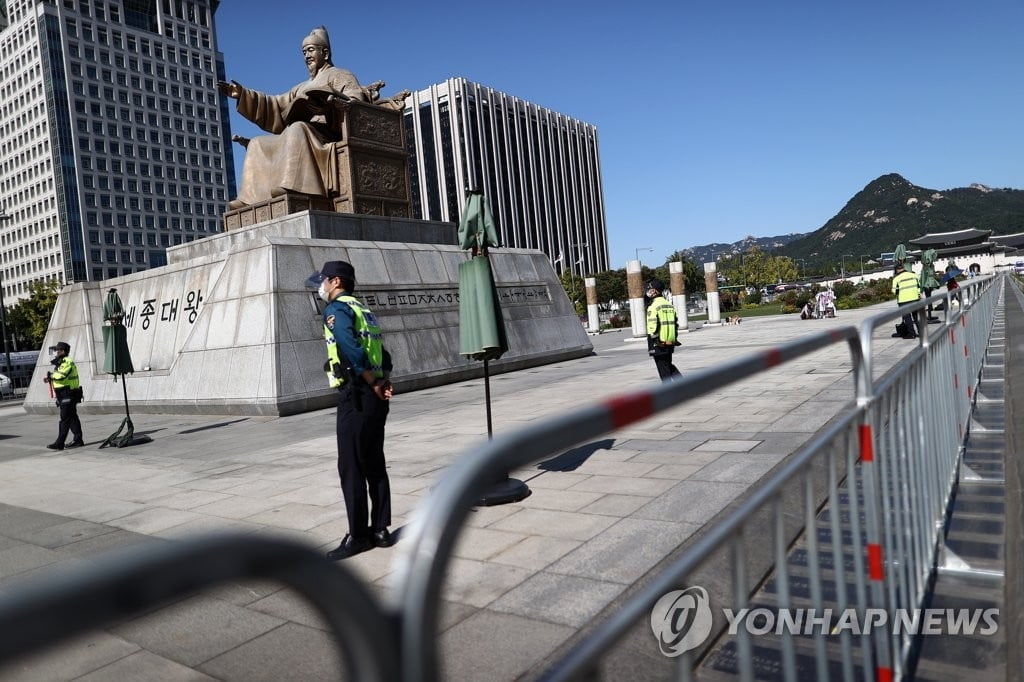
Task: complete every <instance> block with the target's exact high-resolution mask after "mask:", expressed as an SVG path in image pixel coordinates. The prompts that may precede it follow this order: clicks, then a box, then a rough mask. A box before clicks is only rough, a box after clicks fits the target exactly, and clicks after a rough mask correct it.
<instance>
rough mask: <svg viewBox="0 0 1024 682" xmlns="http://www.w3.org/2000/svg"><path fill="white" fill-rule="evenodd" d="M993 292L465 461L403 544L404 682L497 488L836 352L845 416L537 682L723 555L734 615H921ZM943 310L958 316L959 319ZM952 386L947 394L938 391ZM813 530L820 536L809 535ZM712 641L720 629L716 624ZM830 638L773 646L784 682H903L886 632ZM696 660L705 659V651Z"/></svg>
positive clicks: (962, 293) (747, 362) (748, 657)
mask: <svg viewBox="0 0 1024 682" xmlns="http://www.w3.org/2000/svg"><path fill="white" fill-rule="evenodd" d="M997 282H1001V280H996V279H995V278H988V279H984V280H975V281H973V282H970V283H968V284H966V285H965V286H964V287H963V288H962V289H960V290H959V291H957V292H945V293H943V294H940V295H936V296H933V297H931V298H929V299H927V300H923V301H920V302H918V303H916V304H914V305H912V306H907V307H902V308H899V309H893V310H891V311H888V312H885V313H882V314H879V315H876V316H874V317H872V318H869V319H868V320H865V321H864V322H863V323H862V324H861V325H860V327H859V329H854V328H852V327H844V328H839V329H836V330H832V331H830V332H827V333H823V334H815V335H812V336H808V337H805V338H803V339H799V340H796V341H793V342H791V343H788V344H784V345H781V346H778V347H776V348H774V349H771V350H769V351H766V352H762V353H757V354H754V355H752V356H748V357H746V358H741V359H738V360H735V361H733V362H731V363H728V364H726V365H725V366H723V367H720V368H716V369H709V370H704V371H701V372H697V373H694V374H693V375H691V376H689V377H687V378H685V379H683V380H681V381H676V382H670V383H666V384H662V385H660V386H658V387H657V388H654V389H652V390H651V391H648V392H642V393H634V394H630V395H624V396H620V397H617V398H612V399H610V400H607V401H604V402H602V403H600V404H597V405H592V406H590V407H586V408H582V409H580V410H578V411H576V412H573V413H571V414H567V415H564V416H560V417H557V418H553V419H549V420H546V421H544V422H542V423H538V424H536V425H534V426H531V427H529V428H526V429H523V430H521V431H518V432H515V433H511V434H507V435H504V436H501V437H498V438H495V439H494V440H493V441H490V442H489V443H487V444H486V445H484V446H482V447H481V448H479V449H478V450H476V451H475V452H472V453H470V454H467V455H465V456H463V457H462V458H460V459H459V460H458V461H456V462H455V464H453V465H452V467H451V469H450V470H449V471H448V472H447V473H446V475H445V477H444V478H443V479H442V480H441V481H440V482H439V483H438V485H437V487H436V488H435V490H434V491H433V493H432V494H431V496H430V497H429V498H428V499H427V500H426V501H425V502H424V503H423V505H422V506H421V508H420V509H419V510H418V511H417V513H416V515H415V516H414V518H413V521H412V523H411V525H410V529H409V530H410V532H409V535H410V536H411V537H409V538H408V540H407V541H406V542H403V543H402V544H403V545H405V547H404V549H405V552H404V554H403V556H402V562H401V564H400V566H399V572H398V574H399V580H398V581H397V584H398V586H399V589H400V591H399V595H398V601H397V607H398V608H399V610H400V612H401V616H402V620H401V629H402V632H401V642H402V656H401V658H402V666H403V677H404V678H405V679H409V680H435V679H437V677H438V660H437V650H436V646H437V639H438V624H437V622H436V617H437V614H438V612H439V606H440V594H441V588H442V583H443V579H444V576H445V571H446V567H447V564H448V562H449V560H450V558H451V553H452V550H453V547H454V545H455V542H456V540H457V538H458V534H459V531H460V529H461V528H462V526H463V523H464V522H465V520H466V517H467V515H468V514H469V512H470V510H471V508H472V507H473V506H474V505H475V503H476V501H477V499H478V498H479V495H480V493H481V492H482V491H483V489H484V488H485V486H486V485H487V484H488V483H489V482H490V481H492V480H493V479H494V478H495V477H496V476H497V475H498V474H500V473H502V472H505V471H509V470H513V469H516V468H519V467H522V466H526V465H529V464H532V463H534V462H537V461H540V460H542V459H544V458H545V457H549V456H552V455H555V454H557V453H560V452H563V451H565V450H567V449H569V448H571V447H574V446H576V445H579V444H580V443H583V442H587V441H588V440H591V439H595V438H598V437H601V436H604V435H606V434H608V433H611V432H613V431H615V430H616V429H619V428H621V427H624V426H627V425H629V424H632V423H634V422H637V421H639V420H642V419H645V418H647V417H649V416H651V415H653V414H656V413H658V412H661V411H663V410H666V409H669V408H671V407H675V406H677V405H680V404H682V403H684V402H685V401H687V400H690V399H692V398H696V397H698V396H701V395H704V394H707V393H709V392H711V391H713V390H715V389H717V388H721V387H723V386H726V385H728V384H730V383H733V382H735V381H738V380H740V379H743V378H746V377H749V376H751V375H753V374H756V373H758V372H760V371H763V370H765V369H768V368H771V367H774V366H776V365H778V364H780V363H784V362H787V361H789V360H792V359H795V358H799V357H801V356H803V355H806V354H808V353H811V352H814V351H817V350H820V349H822V348H826V347H829V346H832V345H834V344H841V343H846V345H847V346H848V348H849V351H850V356H851V358H852V361H853V379H854V384H855V387H856V398H857V400H856V404H855V405H854V406H853V407H852V408H851V409H850V410H849V411H847V413H846V414H843V415H840V417H838V418H837V419H836V420H835V421H834V422H833V423H832V424H831V425H830V426H829V427H828V428H827V429H825V430H824V431H822V432H821V433H819V434H817V435H816V436H815V437H814V438H813V439H812V440H811V441H810V442H809V443H808V444H807V445H806V446H805V447H804V448H802V449H801V450H800V451H799V452H797V453H796V454H795V455H794V456H793V457H791V458H790V459H789V460H788V461H787V462H786V463H785V464H784V465H783V466H782V467H781V468H780V469H778V470H777V472H776V473H775V474H774V475H772V476H771V477H770V478H769V480H768V481H766V482H765V483H764V484H763V485H760V486H759V487H758V488H757V489H756V490H754V491H752V492H751V494H750V495H749V496H747V498H746V499H745V500H744V501H743V502H742V503H741V504H740V505H739V506H738V508H736V509H735V510H734V511H733V512H732V513H730V514H729V515H728V516H727V517H726V518H725V519H724V520H723V521H721V522H720V523H718V524H717V525H715V526H713V527H712V528H710V529H708V531H707V533H706V534H705V535H704V536H703V537H701V538H700V539H699V540H698V541H697V542H695V543H694V544H693V546H692V547H690V548H689V549H688V551H686V552H684V553H683V555H682V556H681V557H679V558H678V560H676V561H675V562H674V563H673V564H672V565H671V566H670V567H669V568H667V569H666V570H664V571H663V572H662V573H660V574H658V575H656V576H655V577H653V578H652V579H651V580H650V581H649V582H648V583H647V584H646V585H645V586H643V587H641V588H640V589H639V590H638V591H637V592H636V593H634V594H633V595H632V596H631V597H629V598H628V599H626V600H624V601H623V603H621V604H618V605H617V609H618V610H617V611H616V612H615V614H614V615H612V616H611V617H610V618H609V619H608V620H606V621H604V622H602V623H600V624H599V625H597V626H596V627H595V628H594V629H593V631H592V632H591V633H589V635H587V636H586V637H585V638H584V639H583V640H582V641H580V642H578V643H577V644H576V646H575V647H574V648H573V649H572V650H571V651H570V652H569V653H568V654H567V655H566V656H565V657H564V658H563V659H561V660H560V661H558V662H557V663H556V664H555V665H554V667H553V668H552V669H550V670H549V671H548V673H547V674H546V675H545V679H551V680H567V679H573V678H575V677H576V676H579V675H582V674H584V673H588V672H592V671H593V669H594V668H595V667H596V665H597V664H598V661H599V660H600V658H601V657H602V656H603V655H605V654H606V653H607V652H608V651H609V650H610V648H611V646H612V645H613V644H614V643H615V642H616V641H618V640H619V639H620V638H622V637H623V636H624V635H625V634H626V632H627V631H628V630H629V628H631V627H632V626H633V625H634V624H635V623H637V622H640V621H642V620H643V619H644V618H645V617H646V616H648V615H649V614H650V611H651V608H652V607H653V606H654V604H655V603H656V602H657V600H658V599H659V598H660V597H661V596H662V595H663V594H665V593H666V592H668V591H670V590H673V589H676V588H678V587H680V586H681V585H686V584H688V579H689V577H690V576H691V574H693V573H694V572H695V571H696V570H698V569H699V568H700V567H701V566H702V564H703V563H704V562H705V561H706V560H707V559H708V557H710V556H711V555H712V554H714V553H715V552H716V551H718V550H719V549H721V548H723V547H728V548H729V561H728V563H729V571H730V573H731V576H732V578H731V590H730V592H731V594H729V595H725V596H726V597H727V599H728V601H729V603H730V605H731V607H732V608H733V611H734V613H735V612H739V610H740V609H743V608H747V607H748V606H750V605H751V604H752V602H751V598H752V597H756V598H757V599H765V598H767V597H770V598H771V603H772V604H773V606H774V608H776V609H777V610H786V609H789V608H790V607H791V606H793V605H796V604H799V605H803V606H806V607H807V608H811V609H817V610H818V612H819V613H820V612H821V610H822V609H823V608H824V607H825V605H826V604H834V605H835V607H836V608H837V609H838V610H839V611H842V610H844V609H847V608H849V609H851V610H852V612H853V613H855V614H856V615H857V616H858V617H859V618H860V619H861V622H864V620H863V619H865V618H877V617H880V615H881V614H883V613H884V614H885V616H886V617H887V618H894V617H895V615H896V612H897V610H899V609H901V608H914V607H918V606H920V605H921V603H922V600H923V598H924V595H925V592H926V590H927V588H928V585H929V580H930V577H931V576H932V574H933V570H934V565H935V557H936V554H937V549H938V545H939V543H940V542H941V539H942V528H943V521H944V519H945V515H946V510H947V506H948V504H949V501H950V497H951V495H952V492H953V486H954V484H955V481H956V475H957V467H958V462H959V458H960V455H961V448H962V443H963V440H964V437H965V436H966V429H967V427H968V424H969V421H968V420H969V418H970V409H971V398H972V395H973V393H972V391H973V390H974V387H975V386H976V383H977V381H978V376H979V374H980V370H981V360H982V357H983V352H984V348H985V344H986V342H987V338H988V335H989V331H990V330H991V326H992V319H993V315H994V310H995V302H996V293H997V287H996V286H995V284H996V283H997ZM939 302H945V309H946V319H945V321H944V323H943V324H942V326H941V328H938V329H936V330H935V331H934V332H929V330H928V324H927V319H926V317H925V314H926V313H925V311H926V307H927V305H928V304H936V303H939ZM954 302H956V303H958V304H959V306H958V307H957V308H955V309H953V308H952V305H953V303H954ZM907 312H911V313H913V314H915V315H916V316H917V317H918V320H919V321H920V323H921V329H922V331H923V333H922V336H921V338H920V340H919V342H918V346H917V347H916V348H915V349H914V350H913V351H912V352H911V353H910V355H909V356H908V357H907V358H905V359H904V360H903V361H902V362H900V363H899V364H898V365H897V366H896V367H894V368H893V369H892V370H890V371H889V372H888V373H887V374H886V375H885V376H884V377H881V378H879V379H878V380H875V379H874V378H873V374H872V371H873V362H872V360H873V358H872V335H873V333H874V332H875V330H877V329H879V328H881V327H882V326H883V325H886V324H888V323H891V322H894V321H896V320H898V319H899V318H900V317H901V316H902V315H903V314H905V313H907ZM950 384H952V385H953V390H952V391H949V390H945V391H944V390H942V389H943V387H944V386H945V387H946V388H947V389H948V388H949V387H950ZM932 396H940V398H939V401H938V402H937V403H930V402H929V399H930V398H931V397H932ZM954 422H955V423H956V425H955V426H954ZM794 490H795V491H796V495H797V497H796V498H794V496H793V493H794ZM794 499H798V500H799V510H798V514H797V516H798V518H800V520H801V528H797V529H795V530H794V529H793V528H792V527H791V526H792V525H793V524H792V521H791V519H792V517H793V511H794V510H793V509H792V507H793V500H794ZM765 515H767V518H768V519H769V525H770V527H771V529H772V541H771V544H772V548H773V552H774V556H773V557H772V559H771V561H770V565H769V566H767V567H763V568H760V569H752V568H751V567H750V566H748V562H747V556H746V554H747V548H746V541H747V540H749V538H745V537H744V531H745V529H746V526H747V525H748V523H751V522H752V520H753V519H754V518H755V517H756V518H758V519H760V520H764V518H765ZM819 527H823V528H825V529H826V532H825V533H824V534H820V533H819V530H818V529H819ZM801 531H803V532H802V536H801ZM819 535H821V539H819ZM798 537H799V539H800V541H801V542H802V546H803V548H804V549H803V550H802V551H803V555H802V556H805V557H806V560H805V563H806V566H801V567H799V570H800V571H802V572H803V573H805V574H806V576H804V577H806V580H801V583H800V584H801V585H803V584H804V583H806V589H803V588H801V591H800V594H796V593H795V592H794V587H793V583H792V580H791V576H790V572H791V571H793V570H794V569H793V561H792V557H791V556H790V555H791V550H792V548H793V546H794V542H795V541H796V540H797V539H798ZM819 545H820V546H819ZM826 563H827V565H826ZM851 581H852V582H851ZM826 589H827V592H828V594H827V595H826ZM754 603H755V604H756V603H760V602H754ZM812 614H813V612H812ZM719 620H720V619H719ZM715 627H716V631H718V632H720V631H721V630H722V624H721V623H720V622H719V623H717V624H716V626H715ZM812 629H813V628H812ZM735 635H736V638H735V642H734V643H730V644H729V645H730V646H734V651H735V656H734V658H735V660H736V661H737V662H738V664H737V668H738V673H739V675H740V677H741V678H742V679H745V680H749V679H753V678H754V672H755V671H754V668H755V663H754V660H755V655H754V652H753V644H752V642H751V637H750V633H749V631H748V629H746V628H743V627H740V628H738V630H737V631H736V633H735ZM829 636H830V635H829V632H828V631H826V630H824V629H823V628H821V627H818V628H817V629H814V632H812V633H811V636H810V637H807V636H804V634H802V633H797V634H794V633H793V632H791V631H789V630H785V631H782V632H780V633H778V638H777V640H778V641H777V647H776V649H777V654H778V661H779V665H780V666H781V670H782V671H783V675H784V677H785V678H786V679H789V680H793V679H796V678H797V677H798V676H801V677H802V676H804V675H805V674H806V675H814V676H816V677H817V678H818V679H835V678H842V679H846V680H853V679H855V678H856V677H858V676H860V675H865V676H868V677H875V678H876V679H883V680H885V679H892V678H893V676H896V677H899V676H901V675H902V674H903V672H904V669H905V665H906V662H907V656H908V655H909V652H910V648H911V645H912V642H911V640H910V638H909V637H907V636H889V635H888V634H886V630H885V629H882V628H874V629H872V628H866V629H863V632H861V633H860V634H855V633H854V632H851V631H849V630H842V631H840V632H839V634H838V647H837V646H836V644H835V638H832V639H829ZM837 648H838V651H835V649H837ZM697 653H698V654H699V655H700V656H703V657H705V658H707V656H708V655H709V653H710V649H709V648H705V649H704V650H702V651H700V652H697ZM697 658H698V656H696V655H694V652H687V653H684V654H683V655H682V656H680V657H679V658H678V659H677V660H678V661H679V663H678V676H679V677H680V678H681V679H690V677H691V672H692V667H693V665H694V661H695V660H696V659H697ZM858 667H859V668H861V672H860V673H858V672H857V670H856V669H857V668H858ZM798 670H799V671H800V673H799V675H798ZM863 671H868V672H867V673H864V672H863Z"/></svg>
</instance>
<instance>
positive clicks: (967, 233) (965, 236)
mask: <svg viewBox="0 0 1024 682" xmlns="http://www.w3.org/2000/svg"><path fill="white" fill-rule="evenodd" d="M991 234H992V230H976V229H974V228H970V229H968V230H956V231H954V232H929V233H928V234H926V235H924V236H923V237H918V238H917V239H911V240H909V241H910V243H911V244H913V245H914V246H924V247H933V248H939V247H944V246H945V247H957V246H966V245H968V244H980V243H981V242H983V241H985V240H986V239H988V237H989V235H991Z"/></svg>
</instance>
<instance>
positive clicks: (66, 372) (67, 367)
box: [50, 355, 82, 389]
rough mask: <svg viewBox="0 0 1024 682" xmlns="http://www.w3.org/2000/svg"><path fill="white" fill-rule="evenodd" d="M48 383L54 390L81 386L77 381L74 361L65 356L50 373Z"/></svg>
mask: <svg viewBox="0 0 1024 682" xmlns="http://www.w3.org/2000/svg"><path fill="white" fill-rule="evenodd" d="M50 381H51V382H52V383H51V384H50V385H51V386H53V387H54V388H55V389H57V388H71V389H75V388H78V387H79V386H81V385H82V384H81V382H79V381H78V367H77V366H76V365H75V361H74V360H72V359H71V358H69V357H68V356H66V355H65V356H64V358H63V359H62V360H61V361H60V364H58V365H57V369H55V370H53V371H52V372H51V373H50Z"/></svg>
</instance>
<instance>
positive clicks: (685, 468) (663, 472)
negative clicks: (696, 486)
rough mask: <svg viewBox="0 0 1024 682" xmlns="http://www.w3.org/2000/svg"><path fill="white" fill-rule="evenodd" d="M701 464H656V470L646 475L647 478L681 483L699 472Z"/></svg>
mask: <svg viewBox="0 0 1024 682" xmlns="http://www.w3.org/2000/svg"><path fill="white" fill-rule="evenodd" d="M703 466H705V465H703V464H656V468H655V469H652V470H651V471H649V472H648V473H647V474H646V477H647V478H669V479H672V480H674V481H683V480H686V479H688V478H690V477H691V476H692V475H693V474H695V473H696V472H698V471H700V470H701V468H702V467H703Z"/></svg>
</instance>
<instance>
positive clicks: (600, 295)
mask: <svg viewBox="0 0 1024 682" xmlns="http://www.w3.org/2000/svg"><path fill="white" fill-rule="evenodd" d="M594 279H595V280H597V300H598V301H599V302H601V303H607V302H608V301H625V300H626V299H628V298H629V290H628V289H627V287H626V269H625V268H619V269H618V270H605V271H604V272H599V273H597V274H596V275H594Z"/></svg>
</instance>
